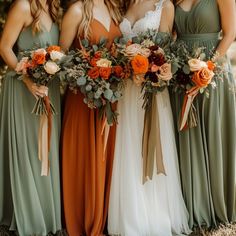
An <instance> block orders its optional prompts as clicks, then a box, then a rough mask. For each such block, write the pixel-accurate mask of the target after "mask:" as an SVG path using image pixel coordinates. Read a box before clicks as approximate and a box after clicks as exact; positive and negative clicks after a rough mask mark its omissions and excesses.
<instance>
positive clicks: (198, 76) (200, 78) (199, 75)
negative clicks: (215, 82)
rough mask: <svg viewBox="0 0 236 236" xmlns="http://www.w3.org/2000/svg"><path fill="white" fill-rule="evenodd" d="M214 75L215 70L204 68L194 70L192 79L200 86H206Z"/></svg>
mask: <svg viewBox="0 0 236 236" xmlns="http://www.w3.org/2000/svg"><path fill="white" fill-rule="evenodd" d="M214 75H215V74H214V72H213V71H211V70H209V69H208V68H202V69H201V70H200V71H197V72H194V75H193V77H192V81H193V82H194V83H195V84H196V86H198V87H199V88H204V87H206V86H207V85H208V84H210V82H211V80H212V78H213V77H214Z"/></svg>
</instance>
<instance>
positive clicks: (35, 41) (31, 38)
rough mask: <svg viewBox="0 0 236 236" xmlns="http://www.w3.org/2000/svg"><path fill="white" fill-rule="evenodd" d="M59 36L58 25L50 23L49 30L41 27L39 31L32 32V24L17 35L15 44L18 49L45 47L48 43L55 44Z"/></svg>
mask: <svg viewBox="0 0 236 236" xmlns="http://www.w3.org/2000/svg"><path fill="white" fill-rule="evenodd" d="M58 38H59V29H58V25H57V24H55V23H52V26H51V28H50V30H49V31H47V30H46V29H42V31H40V32H39V33H35V34H34V33H33V31H32V26H31V25H30V26H28V27H27V28H25V29H24V30H23V31H22V32H21V33H20V35H19V37H18V40H17V46H18V49H19V50H20V51H23V50H28V49H32V48H39V47H46V46H48V45H57V44H58Z"/></svg>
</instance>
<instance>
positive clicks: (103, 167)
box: [62, 19, 121, 236]
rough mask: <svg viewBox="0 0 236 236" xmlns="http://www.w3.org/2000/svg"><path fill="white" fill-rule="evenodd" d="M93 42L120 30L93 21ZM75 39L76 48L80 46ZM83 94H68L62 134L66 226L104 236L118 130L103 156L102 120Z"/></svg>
mask: <svg viewBox="0 0 236 236" xmlns="http://www.w3.org/2000/svg"><path fill="white" fill-rule="evenodd" d="M90 27H91V37H90V42H91V43H98V42H99V40H100V38H101V37H105V38H107V39H108V45H107V46H108V47H109V46H110V45H111V43H112V41H113V39H114V38H115V37H117V36H120V34H121V33H120V30H119V27H118V26H117V25H115V23H114V22H113V21H112V22H111V25H110V29H109V31H108V30H107V29H106V28H105V27H104V26H103V25H102V24H101V23H100V22H99V21H97V20H95V19H94V20H93V21H92V22H91V26H90ZM76 41H77V40H75V45H74V46H75V47H79V45H78V43H76ZM83 99H84V95H82V94H81V93H80V92H78V93H77V94H74V93H73V92H71V91H68V92H67V95H66V98H65V108H64V119H63V133H62V160H63V161H62V175H63V177H62V178H63V198H64V212H65V221H66V227H67V230H68V233H69V236H82V235H83V236H99V235H103V230H104V225H105V222H106V218H107V208H108V200H109V192H110V184H111V176H112V165H113V155H114V144H115V132H116V127H115V125H113V126H112V127H111V129H110V133H109V137H108V142H107V149H106V152H105V153H104V151H103V148H104V143H103V139H104V137H103V135H102V121H101V120H100V118H99V116H98V111H97V110H96V109H90V108H88V107H87V105H86V104H85V103H84V102H83Z"/></svg>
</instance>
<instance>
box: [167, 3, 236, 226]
mask: <svg viewBox="0 0 236 236" xmlns="http://www.w3.org/2000/svg"><path fill="white" fill-rule="evenodd" d="M175 25H176V30H177V35H178V40H183V41H185V42H186V43H187V45H188V46H189V47H190V48H191V47H193V46H204V47H206V49H207V53H208V54H209V55H210V51H212V49H213V48H216V47H217V45H218V44H219V32H220V31H221V21H220V12H219V8H218V4H217V0H199V1H198V2H197V3H196V4H195V5H194V7H193V8H192V9H191V10H190V11H188V12H186V11H184V10H183V9H182V8H181V7H180V6H177V7H176V15H175ZM209 55H208V56H209ZM227 67H228V68H227V69H229V73H226V74H225V77H224V79H223V81H218V82H217V88H216V89H212V88H210V97H209V98H207V97H206V96H204V95H198V96H197V98H195V101H194V105H195V107H196V109H197V116H198V121H199V123H198V126H197V127H195V128H191V129H188V130H185V131H181V132H179V131H178V133H177V144H178V149H179V158H180V170H181V178H182V188H183V195H184V198H185V201H186V205H187V208H188V210H189V214H190V221H189V224H190V227H192V226H201V225H206V226H207V227H209V226H213V225H217V224H218V223H219V222H221V223H222V222H223V223H226V222H230V221H235V220H236V206H235V200H236V194H235V193H236V192H235V177H236V175H235V173H236V167H235V164H236V162H235V160H236V101H235V91H236V90H235V81H234V80H233V76H232V73H231V72H230V64H228V66H227ZM183 97H184V94H179V93H174V92H172V96H171V100H172V108H173V113H174V118H175V123H176V129H178V128H179V118H180V112H181V108H182V104H183Z"/></svg>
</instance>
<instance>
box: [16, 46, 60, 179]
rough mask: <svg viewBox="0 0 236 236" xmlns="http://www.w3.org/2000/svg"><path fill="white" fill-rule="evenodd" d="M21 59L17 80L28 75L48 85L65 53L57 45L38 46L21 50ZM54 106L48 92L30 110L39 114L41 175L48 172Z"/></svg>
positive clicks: (33, 79) (57, 70) (38, 82)
mask: <svg viewBox="0 0 236 236" xmlns="http://www.w3.org/2000/svg"><path fill="white" fill-rule="evenodd" d="M20 56H21V57H22V59H21V60H20V62H19V63H18V64H17V66H16V69H15V70H16V75H17V78H18V79H19V80H22V79H23V78H24V77H28V78H29V79H31V80H32V81H33V82H34V83H36V84H37V85H39V86H41V85H43V86H48V85H49V83H50V82H51V81H52V80H53V79H54V78H55V77H56V75H57V73H58V72H59V71H60V70H61V67H62V65H63V61H64V60H63V58H64V57H65V54H64V53H63V52H62V51H61V49H60V47H59V46H49V47H47V48H46V49H45V48H39V49H37V50H34V51H25V52H21V53H20ZM55 112H56V111H55V108H54V106H53V104H52V103H51V101H50V99H49V97H48V94H45V96H44V97H43V98H42V97H39V98H38V99H37V101H36V103H35V105H34V108H33V110H32V113H33V114H36V115H39V116H40V119H39V134H38V158H39V160H40V161H41V162H42V164H41V175H42V176H47V175H48V173H49V158H48V155H49V151H50V140H51V129H52V115H53V114H55Z"/></svg>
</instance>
